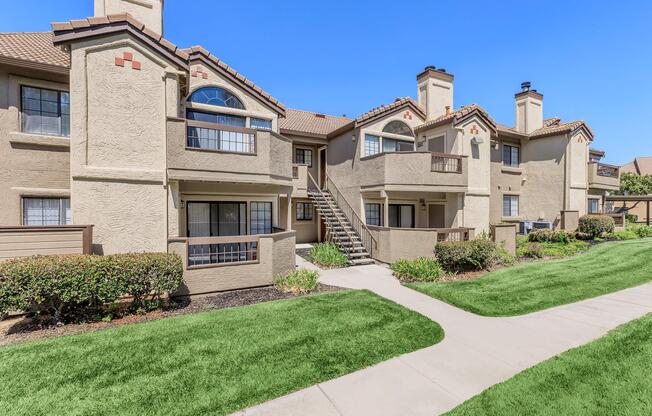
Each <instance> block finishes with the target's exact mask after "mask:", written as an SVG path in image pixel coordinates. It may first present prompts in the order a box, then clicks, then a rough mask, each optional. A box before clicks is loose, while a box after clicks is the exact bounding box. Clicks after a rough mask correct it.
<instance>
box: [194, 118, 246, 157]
mask: <svg viewBox="0 0 652 416" xmlns="http://www.w3.org/2000/svg"><path fill="white" fill-rule="evenodd" d="M186 147H188V148H190V149H201V150H210V151H215V152H227V153H244V154H256V130H253V129H248V128H244V127H237V126H227V125H224V124H215V123H206V122H203V121H194V120H186Z"/></svg>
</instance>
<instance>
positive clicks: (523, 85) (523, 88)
mask: <svg viewBox="0 0 652 416" xmlns="http://www.w3.org/2000/svg"><path fill="white" fill-rule="evenodd" d="M531 86H532V83H531V82H530V81H523V82H521V91H523V92H525V91H530V87H531Z"/></svg>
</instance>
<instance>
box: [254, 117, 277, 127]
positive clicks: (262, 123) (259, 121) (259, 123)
mask: <svg viewBox="0 0 652 416" xmlns="http://www.w3.org/2000/svg"><path fill="white" fill-rule="evenodd" d="M249 127H251V128H252V129H258V130H271V129H272V120H266V119H264V118H254V117H252V118H251V119H249Z"/></svg>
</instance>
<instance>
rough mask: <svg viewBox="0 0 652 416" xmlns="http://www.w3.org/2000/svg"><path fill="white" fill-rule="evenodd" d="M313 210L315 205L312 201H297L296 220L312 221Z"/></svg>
mask: <svg viewBox="0 0 652 416" xmlns="http://www.w3.org/2000/svg"><path fill="white" fill-rule="evenodd" d="M312 211H313V206H312V204H311V203H310V202H297V204H296V220H297V221H312Z"/></svg>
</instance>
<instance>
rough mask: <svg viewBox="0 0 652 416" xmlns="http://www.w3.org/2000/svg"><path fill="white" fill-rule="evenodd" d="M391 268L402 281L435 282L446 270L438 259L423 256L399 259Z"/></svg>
mask: <svg viewBox="0 0 652 416" xmlns="http://www.w3.org/2000/svg"><path fill="white" fill-rule="evenodd" d="M391 269H392V271H393V272H394V276H396V277H397V278H398V279H399V280H400V281H401V282H406V283H407V282H434V281H436V280H437V279H439V278H440V277H441V276H442V275H443V274H444V271H443V270H442V268H441V266H440V265H439V263H437V260H435V259H430V258H427V257H421V258H418V259H416V260H405V259H402V260H398V261H396V262H394V263H392V265H391Z"/></svg>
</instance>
